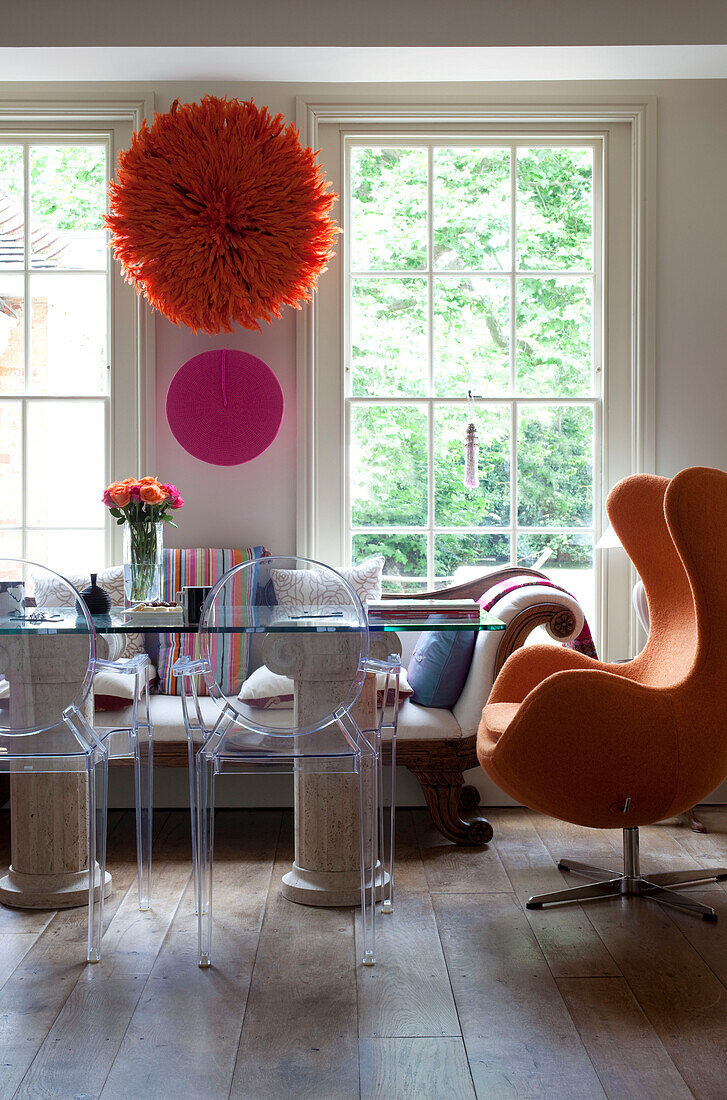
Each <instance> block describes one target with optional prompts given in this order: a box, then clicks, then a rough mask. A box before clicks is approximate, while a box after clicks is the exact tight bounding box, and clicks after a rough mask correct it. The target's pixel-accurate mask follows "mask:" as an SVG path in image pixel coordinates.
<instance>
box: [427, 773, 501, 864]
mask: <svg viewBox="0 0 727 1100" xmlns="http://www.w3.org/2000/svg"><path fill="white" fill-rule="evenodd" d="M410 771H411V772H412V774H413V775H414V776H415V777H416V778H417V779H418V781H419V784H420V785H421V788H422V791H423V793H424V797H425V798H426V800H427V806H428V807H429V813H430V814H431V817H432V821H433V822H434V824H435V826H436V828H437V829H439V831H440V833H442V835H443V836H445V837H446V838H447V840H452V841H454V843H455V844H473V845H482V844H488V843H489V841H491V840H492V826H491V825H490V823H489V821H488V820H487V818H485V817H483V815H482V814H480V813H473V812H472V811H474V810H476V809H477V807H478V806H479V804H480V796H479V793H478V791H477V789H476V788H475V787H471V786H465V783H464V776H463V775H462V772H461V771H459V770H457V771H427V770H426V769H422V768H411V767H410ZM468 811H469V812H468ZM465 813H466V814H467V816H465Z"/></svg>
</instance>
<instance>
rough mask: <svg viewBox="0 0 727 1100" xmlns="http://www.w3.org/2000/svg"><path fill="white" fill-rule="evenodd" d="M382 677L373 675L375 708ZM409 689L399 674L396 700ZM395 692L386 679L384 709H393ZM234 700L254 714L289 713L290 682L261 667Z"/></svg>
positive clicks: (381, 687)
mask: <svg viewBox="0 0 727 1100" xmlns="http://www.w3.org/2000/svg"><path fill="white" fill-rule="evenodd" d="M385 682H386V673H385V672H377V673H376V705H377V706H379V707H380V706H381V705H382V702H383V694H384V683H385ZM411 693H412V689H411V688H410V686H409V681H408V680H407V678H406V672H405V670H404V669H402V670H401V676H400V678H399V699H400V700H403V699H406V698H407V697H408V696H409V695H411ZM394 695H395V689H394V686H393V683H392V679H391V677H390V678H389V691H388V694H387V697H386V705H387V706H393V704H394ZM237 698H238V699H239V700H240V701H241V702H242V703H247V705H248V706H249V707H255V708H256V709H258V710H292V709H293V681H292V680H291V679H290V678H289V677H288V676H279V675H278V674H277V673H276V672H271V671H270V669H269V668H268V667H267V665H261V666H260V668H256V669H255V671H254V672H252V673H250V675H249V676H248V678H247V680H245V682H244V684H243V685H242V687H241V688H240V694H239V695H238V696H237Z"/></svg>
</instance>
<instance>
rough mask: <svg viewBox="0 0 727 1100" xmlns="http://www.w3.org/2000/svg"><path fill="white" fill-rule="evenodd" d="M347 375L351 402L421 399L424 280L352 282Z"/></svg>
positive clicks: (424, 355)
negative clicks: (356, 399) (349, 374)
mask: <svg viewBox="0 0 727 1100" xmlns="http://www.w3.org/2000/svg"><path fill="white" fill-rule="evenodd" d="M351 372H352V387H353V390H352V392H353V394H354V396H355V397H393V396H395V395H397V394H401V395H405V396H410V397H413V396H423V395H424V394H426V392H427V390H428V377H429V375H428V370H427V284H426V280H424V279H355V280H354V281H353V284H352V288H351Z"/></svg>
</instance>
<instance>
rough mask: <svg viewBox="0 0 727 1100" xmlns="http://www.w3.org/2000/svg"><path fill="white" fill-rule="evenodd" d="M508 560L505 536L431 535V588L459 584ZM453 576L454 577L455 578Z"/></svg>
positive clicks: (508, 543) (508, 542)
mask: <svg viewBox="0 0 727 1100" xmlns="http://www.w3.org/2000/svg"><path fill="white" fill-rule="evenodd" d="M509 561H510V536H509V535H435V537H434V575H435V578H436V580H435V587H436V588H447V587H448V586H449V585H450V584H463V583H464V582H465V581H466V580H468V579H469V578H471V577H477V576H479V575H480V574H481V573H486V572H487V571H488V569H498V568H499V567H500V566H502V565H507V563H508V562H509ZM455 573H457V576H456V577H455Z"/></svg>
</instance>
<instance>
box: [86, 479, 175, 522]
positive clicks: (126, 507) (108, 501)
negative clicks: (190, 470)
mask: <svg viewBox="0 0 727 1100" xmlns="http://www.w3.org/2000/svg"><path fill="white" fill-rule="evenodd" d="M102 499H103V502H104V504H105V505H106V506H107V507H108V509H109V511H110V512H111V515H112V516H113V517H114V519H115V520H116V522H117V523H119V524H121V523H138V524H145V525H146V524H149V523H158V522H159V521H160V520H164V521H165V523H169V524H171V525H172V527H176V526H177V525H176V523H175V522H174V520H173V519H172V517H171V516H170V514H169V512H170V511H172V510H176V509H177V508H181V507H182V505H183V504H184V501H183V500H182V494H181V493H180V491H179V489H178V488H177V486H176V485H165V484H164V482H161V481H157V479H156V478H155V477H142V478H139V480H138V481H137V480H136V478H135V477H127V478H124V480H123V481H112V482H111V484H110V485H109V486H108V487H107V488H106V489H104V493H103V498H102Z"/></svg>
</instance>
